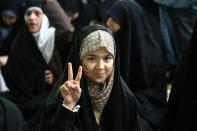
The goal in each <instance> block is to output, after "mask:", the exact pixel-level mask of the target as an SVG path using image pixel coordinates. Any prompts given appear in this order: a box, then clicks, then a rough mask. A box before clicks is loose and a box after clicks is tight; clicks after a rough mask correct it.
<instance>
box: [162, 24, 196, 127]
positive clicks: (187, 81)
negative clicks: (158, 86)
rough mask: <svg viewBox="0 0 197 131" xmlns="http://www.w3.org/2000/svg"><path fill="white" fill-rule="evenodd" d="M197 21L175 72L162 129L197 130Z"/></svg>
mask: <svg viewBox="0 0 197 131" xmlns="http://www.w3.org/2000/svg"><path fill="white" fill-rule="evenodd" d="M196 41H197V23H196V26H195V28H194V32H193V36H192V38H191V42H190V44H189V45H188V47H187V49H186V51H185V53H184V54H183V57H182V60H181V62H180V65H179V66H178V67H177V70H176V72H175V77H174V82H173V86H172V90H171V94H170V97H169V102H168V106H167V107H168V108H167V113H166V115H165V117H164V121H163V122H162V127H161V131H196V130H197V125H196V121H197V103H196V102H197V88H196V85H197V83H196V74H197V68H196V67H197V61H196V57H197V52H196V49H197V44H196Z"/></svg>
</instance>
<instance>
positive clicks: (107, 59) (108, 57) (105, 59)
mask: <svg viewBox="0 0 197 131" xmlns="http://www.w3.org/2000/svg"><path fill="white" fill-rule="evenodd" d="M112 59H113V57H112V56H106V57H105V58H104V61H106V62H109V61H110V60H112Z"/></svg>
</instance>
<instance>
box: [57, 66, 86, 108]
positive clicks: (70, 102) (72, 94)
mask: <svg viewBox="0 0 197 131" xmlns="http://www.w3.org/2000/svg"><path fill="white" fill-rule="evenodd" d="M81 76H82V67H81V66H79V70H78V73H77V76H76V78H75V79H73V69H72V64H71V63H68V80H67V81H66V82H65V83H64V84H62V85H61V87H60V92H61V95H62V97H63V98H64V102H63V103H64V105H66V106H67V107H69V108H70V109H71V110H72V109H73V108H74V107H75V105H76V103H77V102H78V100H79V98H80V96H81V88H80V80H81Z"/></svg>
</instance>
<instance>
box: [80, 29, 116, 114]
mask: <svg viewBox="0 0 197 131" xmlns="http://www.w3.org/2000/svg"><path fill="white" fill-rule="evenodd" d="M103 47H104V48H105V49H106V50H107V51H108V52H109V53H111V54H112V55H113V57H114V58H115V40H114V38H113V37H112V36H111V35H110V34H109V33H108V32H106V31H102V30H97V31H94V32H92V33H90V34H89V35H88V36H87V37H85V39H84V40H83V42H82V45H81V48H80V54H79V55H80V58H81V59H82V58H83V57H84V56H86V55H88V54H90V53H91V52H94V51H96V50H98V49H100V48H103ZM113 80H114V70H113V71H112V74H111V75H110V77H109V78H108V79H107V80H106V81H105V82H103V83H99V84H98V83H94V82H92V81H88V91H89V94H90V97H91V101H92V105H93V108H94V109H95V110H96V111H98V112H100V113H102V111H103V108H104V106H105V104H106V103H107V101H108V99H109V96H110V93H111V90H112V86H113Z"/></svg>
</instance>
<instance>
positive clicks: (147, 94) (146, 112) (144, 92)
mask: <svg viewBox="0 0 197 131" xmlns="http://www.w3.org/2000/svg"><path fill="white" fill-rule="evenodd" d="M108 14H109V17H112V19H113V20H114V21H116V22H117V23H118V24H119V25H120V30H119V31H118V32H117V35H118V40H119V43H120V44H119V49H120V72H121V75H122V77H123V79H124V80H125V81H126V83H127V84H128V86H129V87H130V89H131V90H132V91H133V92H134V94H135V95H136V97H137V100H138V106H139V113H140V114H141V117H142V118H143V119H145V120H147V121H148V122H149V123H150V124H151V125H152V126H153V127H154V128H155V127H157V126H158V122H159V121H160V119H161V117H162V114H163V111H164V109H165V105H166V80H165V79H166V78H165V73H166V62H165V57H164V55H163V52H162V49H161V46H160V45H159V39H157V38H155V36H154V33H153V30H152V29H151V26H150V25H149V21H148V20H146V17H145V15H146V14H144V11H143V10H142V8H141V7H140V6H139V5H138V4H137V3H136V2H135V1H130V0H123V1H118V2H116V3H115V4H114V5H113V6H112V7H111V8H110V9H109V10H108Z"/></svg>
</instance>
